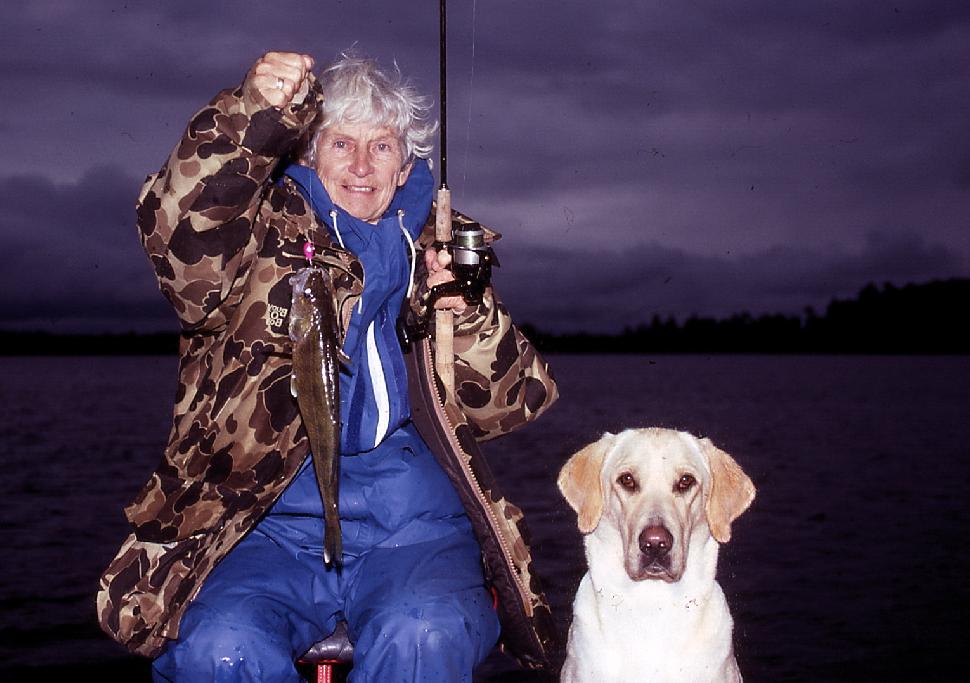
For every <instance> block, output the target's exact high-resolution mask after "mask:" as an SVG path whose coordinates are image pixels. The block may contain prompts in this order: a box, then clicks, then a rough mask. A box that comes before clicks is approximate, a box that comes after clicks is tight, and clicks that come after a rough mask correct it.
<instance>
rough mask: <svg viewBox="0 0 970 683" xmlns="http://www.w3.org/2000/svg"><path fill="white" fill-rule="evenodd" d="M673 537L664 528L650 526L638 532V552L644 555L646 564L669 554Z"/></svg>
mask: <svg viewBox="0 0 970 683" xmlns="http://www.w3.org/2000/svg"><path fill="white" fill-rule="evenodd" d="M673 542H674V537H673V536H671V535H670V532H669V531H667V529H666V527H663V526H660V525H659V524H657V525H652V526H648V527H646V528H645V529H644V530H643V531H641V532H640V551H641V552H642V553H643V554H644V555H646V557H647V561H648V562H653V561H654V560H657V559H659V558H661V557H663V556H665V555H666V554H667V553H669V552H670V546H671V545H672V544H673Z"/></svg>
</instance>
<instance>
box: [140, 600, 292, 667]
mask: <svg viewBox="0 0 970 683" xmlns="http://www.w3.org/2000/svg"><path fill="white" fill-rule="evenodd" d="M186 616H187V617H188V616H189V615H186ZM199 616H200V615H199V611H196V613H195V614H194V615H193V617H194V619H193V620H192V622H191V623H188V624H186V623H183V626H182V629H181V634H180V637H179V639H178V640H177V641H175V642H173V643H171V644H170V645H169V647H168V649H167V650H166V651H165V652H164V653H163V654H162V655H161V656H159V657H158V659H156V660H155V663H154V666H153V670H154V673H155V674H156V680H157V679H161V680H166V679H167V680H177V681H178V682H179V683H183V682H186V683H191V682H193V681H199V682H200V683H201V682H202V681H219V682H223V681H225V682H228V681H299V680H301V679H300V677H299V675H298V673H297V671H296V669H295V667H294V665H293V653H292V652H291V647H290V646H289V644H288V643H286V642H283V641H282V640H281V639H280V637H279V635H277V634H272V633H267V632H265V631H262V630H261V629H258V628H254V627H252V626H247V625H240V624H234V623H229V622H226V621H223V620H220V619H206V618H204V617H203V618H201V619H200V618H199ZM183 621H184V620H183ZM186 627H187V628H186Z"/></svg>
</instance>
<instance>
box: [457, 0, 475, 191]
mask: <svg viewBox="0 0 970 683" xmlns="http://www.w3.org/2000/svg"><path fill="white" fill-rule="evenodd" d="M477 19H478V0H472V66H471V73H470V74H469V76H468V119H467V121H466V122H465V156H464V158H463V159H462V164H461V199H462V201H464V200H465V185H466V182H465V181H466V180H467V178H468V156H469V153H468V150H469V148H470V147H471V131H472V94H473V93H474V92H475V24H476V22H477Z"/></svg>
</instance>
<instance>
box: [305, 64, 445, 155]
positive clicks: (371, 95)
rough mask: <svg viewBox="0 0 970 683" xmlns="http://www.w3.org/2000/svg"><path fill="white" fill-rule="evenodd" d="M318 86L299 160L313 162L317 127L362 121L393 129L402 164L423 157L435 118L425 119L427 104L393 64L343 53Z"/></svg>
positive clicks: (430, 143)
mask: <svg viewBox="0 0 970 683" xmlns="http://www.w3.org/2000/svg"><path fill="white" fill-rule="evenodd" d="M319 80H320V85H321V87H322V89H323V103H322V104H321V105H320V114H319V115H318V117H317V120H316V121H315V122H314V128H315V130H314V132H313V134H312V135H311V136H310V140H309V144H308V145H307V149H306V150H305V152H304V155H303V158H304V161H305V162H306V163H307V164H308V165H310V166H313V165H314V164H315V163H316V155H317V142H318V141H319V139H320V136H321V135H322V134H323V131H325V130H326V129H328V128H330V127H331V126H335V125H341V124H345V123H364V124H368V125H372V126H374V127H376V128H389V129H391V130H393V131H395V132H396V133H397V135H398V136H399V137H400V140H401V146H402V149H403V151H404V163H405V164H407V163H409V162H411V161H413V160H414V158H415V157H418V158H420V159H427V158H428V157H429V156H431V151H432V150H433V149H434V140H433V138H434V134H435V131H436V130H437V129H438V122H437V121H434V120H432V119H431V105H430V104H428V99H427V98H426V97H424V96H423V95H420V94H419V93H418V92H417V91H416V90H415V89H414V87H413V86H412V85H411V84H410V83H408V82H407V81H405V80H404V78H403V76H402V75H401V70H400V68H398V66H397V63H395V64H394V70H393V71H391V72H388V71H384V70H383V69H381V68H380V67H379V66H378V64H377V62H376V61H374V60H373V59H366V58H361V57H355V56H352V55H348V54H346V53H344V54H341V56H340V59H338V60H337V61H336V62H334V63H333V64H331V65H330V66H328V67H327V68H326V69H324V70H323V72H322V73H321V74H320V76H319Z"/></svg>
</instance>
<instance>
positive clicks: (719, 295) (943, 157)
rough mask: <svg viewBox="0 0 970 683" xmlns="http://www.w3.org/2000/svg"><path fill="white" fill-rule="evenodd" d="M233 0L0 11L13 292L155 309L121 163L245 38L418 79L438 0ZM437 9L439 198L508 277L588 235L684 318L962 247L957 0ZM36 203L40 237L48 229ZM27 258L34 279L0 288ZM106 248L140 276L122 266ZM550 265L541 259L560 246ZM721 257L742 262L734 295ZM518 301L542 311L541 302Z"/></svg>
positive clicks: (430, 59) (145, 152) (653, 303)
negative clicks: (365, 60)
mask: <svg viewBox="0 0 970 683" xmlns="http://www.w3.org/2000/svg"><path fill="white" fill-rule="evenodd" d="M473 10H474V16H473ZM226 11H227V10H226V5H225V4H224V3H195V2H189V1H188V0H172V1H170V2H165V3H126V2H122V1H121V0H91V1H90V2H86V3H83V5H82V4H78V3H70V2H61V1H57V0H46V1H45V0H38V1H37V2H31V3H7V4H5V5H3V7H2V8H0V45H3V48H2V49H0V88H2V89H3V92H5V93H9V94H10V95H8V102H9V103H10V105H11V106H9V107H8V111H7V112H6V113H7V115H6V116H5V117H4V121H3V122H0V136H2V144H3V149H4V152H5V153H4V156H3V158H0V185H2V187H0V192H3V193H6V194H4V215H3V216H0V229H2V230H3V232H2V233H0V237H2V239H3V243H4V246H5V247H7V248H6V249H5V252H7V253H11V254H13V255H12V256H10V257H9V258H10V262H11V265H12V266H15V267H16V268H19V269H20V270H18V271H17V272H16V274H15V275H14V274H7V273H4V275H3V276H2V277H3V278H4V280H3V282H4V284H5V285H9V286H11V287H14V291H11V292H10V293H7V294H3V296H6V297H8V298H7V300H8V301H10V302H16V301H24V300H26V299H33V298H35V297H37V296H38V295H40V294H44V296H45V297H46V298H45V299H44V301H46V302H47V304H45V310H53V309H52V308H51V307H52V306H53V304H54V303H55V302H56V301H57V297H56V296H55V293H56V292H58V291H59V290H55V289H51V287H52V286H51V285H49V284H47V283H48V282H57V283H60V284H62V285H66V284H67V282H66V279H65V277H63V276H62V275H61V274H60V273H61V272H62V271H67V272H70V274H71V279H72V280H73V281H74V282H75V283H77V282H80V283H81V285H78V286H81V287H82V288H86V291H88V295H87V297H86V303H85V304H84V306H85V309H84V310H86V311H88V312H90V311H93V310H94V309H95V308H96V307H97V306H99V305H100V306H102V308H103V309H104V313H103V314H104V315H106V316H108V315H110V311H111V310H121V309H122V307H123V305H124V304H123V297H125V296H132V297H135V299H137V301H138V303H137V304H134V305H136V307H138V308H139V310H142V309H141V307H142V306H148V305H149V304H148V302H151V301H154V302H156V303H152V304H151V305H152V306H158V307H161V306H163V305H164V304H163V302H161V300H160V299H156V298H155V297H157V295H156V294H155V289H154V283H153V282H151V278H150V275H148V274H147V267H145V266H144V260H143V256H142V255H141V254H140V250H139V249H138V247H137V242H136V240H135V239H134V233H133V228H131V227H130V226H131V224H132V218H131V208H130V207H131V204H132V201H133V198H134V195H135V193H136V192H137V187H138V184H139V181H140V180H141V178H142V177H143V176H144V174H145V173H148V172H151V171H153V170H155V169H156V168H157V167H158V166H159V165H160V163H161V162H162V161H163V160H164V158H165V157H166V155H167V154H168V152H169V150H170V149H171V146H172V145H174V144H175V142H176V140H177V139H178V136H179V134H180V131H181V130H182V127H183V126H184V124H185V122H186V121H187V120H188V118H189V116H190V115H191V114H192V112H193V111H195V110H196V109H197V108H198V107H200V106H201V105H202V104H204V102H205V101H207V100H208V99H209V98H210V97H211V96H212V95H214V94H215V92H216V91H218V90H219V89H221V88H223V87H227V86H231V85H234V84H235V83H237V82H238V81H239V80H240V79H241V77H242V75H243V73H244V72H245V70H246V69H247V67H248V66H249V64H250V63H251V62H252V60H253V59H255V58H256V57H257V56H258V55H259V54H261V53H262V52H264V51H265V50H269V49H293V50H302V51H307V52H310V53H313V54H314V55H316V56H317V57H318V59H319V60H321V61H326V60H327V59H329V58H330V57H331V56H333V55H334V54H335V53H336V52H337V51H339V50H340V49H343V48H345V47H347V46H349V45H351V44H354V43H356V44H357V45H358V47H359V49H360V51H361V52H363V53H370V54H375V55H377V56H378V57H379V58H381V59H382V61H384V62H389V61H390V60H391V59H394V58H396V59H397V60H398V61H399V62H400V64H401V67H402V69H403V70H404V72H405V73H406V74H408V75H410V76H412V77H413V79H414V80H415V81H416V83H417V85H418V87H419V88H421V89H423V90H424V91H426V92H428V93H429V94H431V95H432V96H433V98H434V99H437V93H436V86H437V64H436V60H437V16H436V7H435V6H433V5H428V6H427V7H424V6H421V7H418V6H416V5H414V4H408V3H396V2H389V1H388V0H358V1H356V2H332V3H306V2H301V1H299V0H280V2H276V3H272V4H267V3H237V4H235V5H233V7H232V10H231V12H232V16H231V18H232V20H231V21H227V14H226ZM449 20H450V29H449V40H450V43H449V45H450V49H449V76H450V77H449V88H450V89H449V119H448V121H449V135H450V145H449V169H450V174H449V182H450V185H451V187H452V189H453V191H454V196H455V201H456V206H457V207H458V208H461V209H463V210H465V211H467V212H469V213H471V214H472V215H474V216H475V217H477V218H479V219H480V220H482V221H483V222H484V223H486V224H488V225H490V226H494V227H495V228H497V229H498V230H500V231H502V232H505V233H506V235H507V237H506V240H504V241H503V242H502V245H501V246H502V249H503V251H508V253H509V255H508V257H507V258H506V259H505V260H510V259H511V262H510V265H509V266H508V268H509V271H510V273H509V277H510V278H511V279H512V280H513V282H515V281H517V280H516V278H519V279H520V280H521V283H522V285H523V287H524V289H522V290H521V291H522V292H523V293H524V295H525V296H526V297H527V298H526V301H527V302H529V299H528V296H529V293H530V292H532V291H533V289H531V288H529V287H528V286H527V285H526V284H525V283H526V278H525V277H524V276H522V277H520V276H518V275H516V274H515V273H514V272H513V266H512V265H511V263H514V262H515V260H516V259H518V258H519V256H518V255H519V254H527V255H529V256H530V257H533V256H534V257H535V258H536V259H538V261H537V263H538V264H539V265H541V266H542V267H543V268H545V267H546V266H545V265H544V264H547V262H548V254H549V251H548V250H547V248H546V247H544V246H542V245H549V244H552V245H555V246H556V249H557V252H556V253H559V252H562V253H561V254H560V257H559V258H560V259H561V260H562V261H563V262H566V263H570V264H572V265H574V266H575V267H579V265H580V264H581V263H584V262H585V257H586V255H587V254H589V253H595V254H597V255H598V257H599V258H600V259H601V260H603V261H604V262H605V263H607V264H609V266H610V267H611V268H613V267H616V268H618V269H620V270H621V271H622V270H623V268H628V269H629V268H632V262H629V263H628V261H629V259H630V258H632V255H634V254H636V256H637V261H638V262H640V263H645V264H652V266H653V267H655V270H656V272H655V273H654V271H648V272H647V273H646V276H645V281H647V282H650V283H652V285H651V287H650V288H649V289H647V288H645V286H643V285H640V286H637V287H632V288H630V289H629V291H630V292H632V293H633V294H635V295H636V296H637V297H640V298H641V299H643V301H644V302H645V303H644V304H643V306H640V308H644V309H645V310H646V309H651V310H652V309H654V308H659V309H662V310H664V311H667V310H669V311H671V312H675V313H677V314H678V315H686V314H688V313H690V312H691V311H692V310H695V309H696V310H697V311H698V312H702V311H705V310H711V311H715V310H722V309H724V307H725V306H727V305H728V304H729V303H730V304H731V307H733V306H735V305H737V306H738V307H740V308H747V307H750V306H754V305H755V304H756V302H759V301H761V302H765V304H764V305H768V304H769V303H773V302H776V303H777V305H778V306H782V305H784V306H789V305H793V306H796V308H797V307H800V306H801V305H804V304H807V303H812V302H819V303H822V304H824V301H825V299H826V297H828V296H831V295H833V294H835V293H840V292H841V293H843V294H845V295H851V294H852V293H854V290H855V289H856V288H857V287H859V286H861V284H864V282H862V280H865V279H867V278H868V277H870V275H871V277H872V278H874V279H888V280H891V281H895V279H896V278H901V277H906V278H908V277H913V278H918V277H923V276H925V277H933V276H938V277H946V276H950V275H953V274H959V273H961V272H965V271H962V270H960V269H961V268H964V266H963V265H962V264H964V263H965V260H966V259H967V258H970V237H968V235H970V230H968V228H970V226H968V225H967V216H970V161H968V160H970V136H968V133H967V127H966V122H965V118H966V112H967V111H968V110H970V90H968V89H967V88H966V87H965V81H966V45H967V44H968V41H970V5H967V3H965V2H958V1H955V0H936V1H935V2H933V3H925V2H921V1H919V0H901V1H900V2H894V3H892V4H889V5H887V4H886V3H881V2H878V1H876V0H865V1H863V2H857V3H851V4H846V3H839V2H835V0H822V1H820V2H814V3H778V2H773V1H771V0H744V1H742V2H735V3H730V4H725V3H721V2H700V3H657V2H640V3H630V2H629V1H627V0H603V1H602V2H599V3H554V4H549V3H522V2H516V1H514V0H501V1H496V2H490V3H452V6H451V7H449ZM92 169H100V170H92ZM26 197H29V198H31V200H32V204H31V205H30V206H29V207H26V206H25V205H24V203H23V202H22V201H21V199H22V198H26ZM51 198H54V200H56V203H52V199H51ZM11 202H12V203H11ZM8 207H9V208H8ZM63 207H76V210H74V211H67V210H65V209H64V208H63ZM29 226H33V227H34V228H35V229H36V227H37V226H41V230H43V231H46V232H44V234H47V235H51V234H56V235H57V241H56V242H55V243H54V244H53V245H52V244H50V243H43V242H41V241H40V240H39V239H38V238H35V236H34V234H33V233H32V232H31V231H30V227H29ZM52 230H53V231H54V232H51V231H52ZM79 230H82V231H84V234H85V235H86V236H87V240H80V241H78V238H77V237H76V236H75V233H76V232H78V231H79ZM873 235H881V236H882V237H879V238H874V237H872V236H873ZM914 235H915V237H914ZM910 239H914V240H916V241H915V242H914V243H910V245H909V246H910V248H913V249H916V248H917V247H918V249H917V252H916V253H924V252H925V253H926V255H927V258H926V260H925V262H923V263H924V265H922V266H920V268H921V269H922V270H920V272H918V273H913V274H912V275H908V274H907V271H906V270H905V268H904V267H903V266H905V263H899V262H892V259H889V257H888V256H886V257H885V259H884V261H883V262H882V263H881V264H877V263H876V262H875V260H874V259H875V254H876V253H877V252H879V253H882V252H880V251H879V248H878V243H879V242H880V241H882V242H885V243H886V244H897V245H898V244H905V243H906V241H907V240H910ZM125 240H127V242H126V241H125ZM874 240H875V241H874ZM95 243H96V244H97V245H98V246H97V247H95V246H94V245H95ZM114 244H128V245H129V246H128V247H126V249H130V250H131V251H130V252H128V251H125V252H123V253H122V252H116V251H114V249H115V247H114V246H112V245H114ZM63 245H70V248H71V250H72V251H71V252H70V253H69V254H67V253H65V249H66V247H64V246H63ZM644 245H650V246H649V247H645V246H644ZM920 249H922V250H923V251H919V250H920ZM895 253H903V254H905V250H902V249H900V250H897V252H895ZM616 254H621V257H617V256H616ZM55 256H56V258H55ZM69 256H71V257H69ZM661 257H662V258H661ZM617 258H618V259H619V260H617ZM658 259H660V260H658ZM772 259H774V261H773V260H772ZM773 262H780V263H784V264H785V268H787V269H788V270H789V271H792V272H799V273H802V274H803V276H804V277H805V278H806V284H805V285H804V287H803V288H807V289H809V290H812V291H816V290H814V289H812V288H813V287H817V288H818V291H817V292H816V293H815V294H814V295H811V293H810V292H808V291H806V292H802V294H804V295H805V297H806V299H807V300H806V301H804V302H798V303H792V302H794V301H795V299H797V298H798V295H799V292H798V291H793V292H792V295H791V296H790V297H787V296H783V295H782V294H779V293H778V291H781V290H778V291H776V290H775V289H774V288H773V287H774V286H775V285H777V287H779V288H782V289H783V287H782V285H785V286H787V287H789V288H791V289H793V290H798V288H799V287H800V286H801V285H799V283H798V282H789V283H787V285H786V284H785V281H784V277H782V276H783V273H776V272H774V271H772V269H771V268H770V267H769V266H770V265H771V263H773ZM742 263H743V265H741V264H742ZM677 264H680V266H679V268H680V270H678V271H676V272H674V273H673V275H671V273H670V272H668V271H670V268H671V267H672V266H673V265H677ZM933 264H935V266H934V265H933ZM933 267H936V268H938V269H939V270H938V271H936V272H931V271H932V268H933ZM126 268H127V269H128V270H126ZM32 269H33V270H32ZM36 269H40V271H41V272H42V273H43V278H41V280H42V282H40V283H32V287H31V288H29V289H20V290H18V289H16V288H18V287H24V286H25V285H23V284H21V283H24V282H26V281H29V280H30V278H31V277H34V276H36V275H37V270H36ZM45 269H46V270H45ZM665 269H666V270H665ZM746 269H747V270H746ZM953 269H956V271H955V272H954V270H953ZM104 271H110V272H111V273H112V277H113V278H114V279H113V280H110V284H109V280H108V279H104V278H102V276H101V275H100V273H101V272H104ZM740 271H744V272H740ZM748 271H750V272H748ZM500 272H501V271H500ZM118 273H124V277H123V278H122V281H124V282H127V281H129V280H130V281H131V282H134V283H138V284H137V285H135V286H134V287H127V286H125V285H119V284H118V278H117V274H118ZM662 273H666V274H665V275H663V277H662V278H661V277H660V276H661V274H662ZM921 273H922V275H921ZM613 274H614V273H612V272H611V273H608V275H610V276H612V275H613ZM634 274H635V271H633V270H630V277H631V278H632V277H633V275H634ZM685 274H687V275H689V281H687V280H688V278H685ZM756 275H757V277H756ZM546 276H548V277H550V278H553V280H555V278H556V277H557V276H556V271H555V268H554V267H553V265H551V264H549V266H548V272H546V271H543V277H546ZM651 277H654V278H659V280H656V279H651ZM667 277H670V278H671V279H670V280H669V281H667V282H666V284H664V281H665V280H666V278H667ZM85 278H87V279H89V280H90V282H89V283H85V282H84V281H85ZM749 280H750V282H749ZM856 280H860V282H858V283H857V282H856ZM843 281H845V283H846V284H845V287H846V288H847V290H848V291H844V290H842V289H839V288H840V287H842V286H843V284H842V283H843ZM658 282H659V283H660V284H657V283H658ZM730 282H737V283H740V284H739V285H738V286H739V288H740V289H739V290H738V292H737V293H736V294H735V293H734V292H733V291H732V292H728V291H726V285H725V283H730ZM711 283H715V284H716V286H715V284H711ZM745 283H748V284H745ZM771 283H774V285H772V284H771ZM561 284H562V285H563V286H566V285H567V284H568V283H567V282H563V283H561ZM517 286H518V285H514V286H513V287H512V291H509V292H508V294H509V295H515V294H516V291H515V287H517ZM45 287H46V288H47V289H45ZM99 288H100V289H99ZM574 289H575V288H569V287H566V289H564V290H561V291H569V292H574ZM114 290H118V291H114ZM709 292H713V293H709ZM766 292H769V293H771V292H774V294H772V295H771V296H767V295H766V294H765V293H766ZM551 293H552V294H556V292H551ZM661 293H666V294H664V296H662V297H661V296H660V294H661ZM742 294H743V295H744V296H742ZM570 296H572V297H574V298H576V299H577V300H578V301H581V302H584V303H583V306H584V308H583V310H584V311H588V313H589V315H590V316H592V317H591V318H590V321H591V322H590V324H593V321H596V324H602V325H606V324H612V323H611V321H612V320H614V319H615V315H614V313H615V312H611V314H610V315H607V316H605V317H603V316H601V315H600V314H599V312H598V311H599V310H600V308H598V307H597V306H593V305H591V304H590V305H587V303H586V298H585V295H583V294H582V293H581V292H580V293H573V294H571V295H570ZM813 296H814V298H813ZM745 297H747V298H746V299H745ZM772 297H775V298H772ZM537 298H538V299H539V300H541V302H542V304H541V305H540V304H539V303H538V302H537V303H536V304H535V306H534V308H533V309H531V310H534V311H535V313H536V315H545V314H547V313H548V312H549V311H551V310H552V309H551V308H549V307H550V306H554V305H555V303H554V302H555V299H554V298H553V297H546V296H542V297H537ZM601 298H603V297H601ZM38 300H39V299H38ZM99 302H110V305H108V304H102V303H99ZM143 302H144V303H143ZM718 302H724V304H723V305H720V304H719V303H718ZM732 302H735V303H732ZM528 305H529V306H531V305H532V303H528ZM638 305H639V304H638ZM71 306H76V304H71ZM77 310H80V309H77ZM144 310H148V309H144ZM153 310H154V309H153ZM637 310H638V311H639V308H637ZM724 312H726V313H730V312H733V311H731V310H725V311H724ZM6 315H7V316H8V317H9V316H10V315H11V314H10V313H8V314H6ZM17 315H19V316H21V318H20V319H23V316H24V315H27V313H23V312H21V313H18V314H17ZM59 315H61V316H67V315H68V309H64V310H62V311H61V313H60V314H59ZM131 315H134V313H133V312H132V313H131ZM553 317H554V318H555V320H556V321H557V322H556V324H565V323H566V322H567V321H568V320H569V315H567V314H566V313H563V314H562V315H557V316H553ZM572 317H573V319H574V320H573V322H575V323H576V324H577V325H580V324H582V322H583V318H582V317H581V316H579V317H577V316H576V315H573V316H572ZM151 318H152V319H155V314H152V316H151ZM64 319H66V318H64V317H59V318H58V320H64ZM81 319H85V320H86V319H88V318H86V317H84V316H82V318H81ZM128 319H131V318H130V316H129V318H128ZM159 319H160V318H159Z"/></svg>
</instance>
